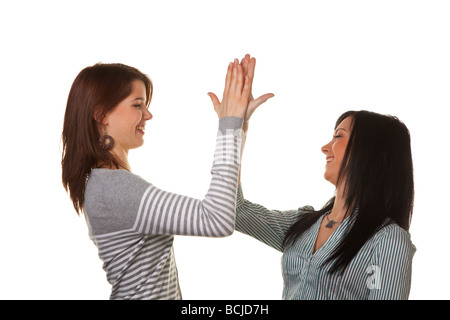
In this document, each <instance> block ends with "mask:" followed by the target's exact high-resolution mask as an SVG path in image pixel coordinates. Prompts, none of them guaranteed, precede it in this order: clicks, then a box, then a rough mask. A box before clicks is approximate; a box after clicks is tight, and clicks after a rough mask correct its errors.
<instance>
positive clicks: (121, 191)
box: [84, 117, 243, 299]
mask: <svg viewBox="0 0 450 320" xmlns="http://www.w3.org/2000/svg"><path fill="white" fill-rule="evenodd" d="M242 123H243V120H242V119H240V118H236V117H225V118H222V119H220V120H219V130H218V135H217V139H216V149H215V154H214V161H213V166H212V170H211V174H212V179H211V184H210V187H209V190H208V192H207V194H206V196H205V198H204V199H203V200H198V199H193V198H190V197H186V196H182V195H178V194H174V193H170V192H166V191H163V190H161V189H159V188H157V187H155V186H154V185H152V184H151V183H149V182H147V181H145V180H144V179H142V178H140V177H139V176H137V175H135V174H133V173H130V172H128V171H125V170H110V169H93V170H92V171H91V173H90V175H89V178H88V181H87V184H86V189H85V202H84V208H85V213H86V220H87V224H88V228H89V234H90V237H91V239H92V240H93V242H94V243H95V245H96V246H97V247H98V252H99V257H100V259H101V260H102V261H103V269H104V270H105V271H106V276H107V280H108V282H109V283H110V284H111V286H112V291H111V296H110V299H181V291H180V287H179V282H178V273H177V267H176V264H175V258H174V252H173V239H174V235H192V236H206V237H223V236H228V235H231V234H232V233H233V231H234V227H235V203H236V189H237V179H238V170H239V152H240V146H241V138H242V137H241V134H242Z"/></svg>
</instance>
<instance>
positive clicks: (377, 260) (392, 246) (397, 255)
mask: <svg viewBox="0 0 450 320" xmlns="http://www.w3.org/2000/svg"><path fill="white" fill-rule="evenodd" d="M383 231H384V232H382V233H380V237H379V239H378V241H377V243H376V245H375V249H374V254H373V257H372V261H371V268H372V270H370V271H372V275H371V277H370V278H369V279H368V282H367V286H368V287H369V289H370V294H369V300H406V299H408V296H409V291H410V286H411V272H412V259H413V256H414V253H415V251H416V248H415V247H414V245H413V244H412V242H411V239H410V235H409V233H408V232H407V231H406V230H403V229H402V228H400V227H399V226H398V225H395V224H391V225H388V226H386V227H385V228H384V229H383ZM368 271H369V270H368Z"/></svg>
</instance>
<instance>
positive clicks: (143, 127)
mask: <svg viewBox="0 0 450 320" xmlns="http://www.w3.org/2000/svg"><path fill="white" fill-rule="evenodd" d="M136 129H137V131H139V132H140V133H142V134H144V133H145V126H137V127H136Z"/></svg>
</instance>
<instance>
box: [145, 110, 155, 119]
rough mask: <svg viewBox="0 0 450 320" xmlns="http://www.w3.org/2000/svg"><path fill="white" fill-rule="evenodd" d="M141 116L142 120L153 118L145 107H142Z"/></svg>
mask: <svg viewBox="0 0 450 320" xmlns="http://www.w3.org/2000/svg"><path fill="white" fill-rule="evenodd" d="M143 116H144V120H151V119H152V118H153V115H152V114H151V112H150V111H149V110H148V109H147V108H144V113H143Z"/></svg>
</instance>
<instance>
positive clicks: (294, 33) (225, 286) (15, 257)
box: [0, 0, 450, 299]
mask: <svg viewBox="0 0 450 320" xmlns="http://www.w3.org/2000/svg"><path fill="white" fill-rule="evenodd" d="M449 16H450V5H449V2H448V1H432V0H427V1H412V0H409V1H395V0H390V1H382V0H377V1H284V0H278V1H264V0H259V1H243V0H240V1H230V0H227V1H197V0H190V1H167V0H165V1H133V0H127V1H111V0H109V1H92V0H89V1H80V0H77V1H43V0H41V1H31V0H30V1H18V0H14V1H2V2H1V4H0V46H1V47H0V49H1V50H0V108H1V109H0V112H1V114H0V130H1V136H0V137H1V151H0V152H1V157H0V161H1V163H0V165H1V169H2V174H1V176H0V183H1V193H0V214H1V215H0V218H1V220H0V246H1V247H0V250H1V251H0V252H1V262H0V298H1V299H108V297H109V291H110V288H109V285H108V283H107V282H106V277H105V274H104V271H103V270H102V267H101V261H100V260H99V258H98V256H97V250H96V248H95V246H94V245H93V244H92V242H91V241H90V240H89V238H88V233H87V228H86V225H85V221H84V218H83V217H78V216H77V215H76V213H75V211H74V209H73V207H72V203H71V202H70V200H69V197H68V196H67V194H66V193H65V191H64V189H63V187H62V183H61V168H60V161H61V140H60V138H61V131H62V123H63V117H64V111H65V104H66V100H67V95H68V92H69V89H70V86H71V84H72V82H73V80H74V78H75V77H76V75H77V74H78V72H79V71H80V70H81V69H83V68H84V67H86V66H89V65H93V64H95V63H97V62H121V63H125V64H129V65H132V66H134V67H137V68H138V69H140V70H141V71H143V72H144V73H147V74H148V75H149V76H150V77H151V78H152V80H153V82H154V90H155V91H154V96H153V101H152V103H151V106H150V110H151V112H152V113H153V116H154V118H153V120H151V121H150V122H149V123H148V124H147V132H146V142H145V145H144V146H143V147H142V148H140V149H138V150H134V151H131V152H130V163H131V166H132V170H133V172H135V173H137V174H139V175H141V176H142V177H144V178H145V179H147V180H148V181H150V182H152V183H153V184H155V185H156V186H158V187H160V188H163V189H165V190H167V191H172V192H176V193H181V194H185V195H188V196H192V197H196V198H203V196H204V195H205V194H206V191H207V189H208V186H209V181H210V169H211V165H212V156H213V151H214V143H215V135H216V130H217V123H218V121H217V116H216V114H215V112H214V110H213V107H212V103H211V101H210V99H209V97H208V96H207V92H208V91H212V92H214V93H216V94H217V95H218V96H219V97H221V93H222V90H223V83H224V77H225V72H226V67H227V64H228V63H229V62H230V61H232V60H233V58H235V57H236V58H242V57H243V56H244V55H245V54H246V53H250V54H251V55H252V56H255V57H256V59H257V66H256V77H255V80H254V87H253V93H254V95H255V96H259V95H261V94H264V93H267V92H273V93H274V94H275V97H274V98H272V99H271V100H269V101H268V102H267V103H266V104H264V105H262V106H261V107H260V108H259V109H258V110H257V111H256V112H255V114H254V116H253V118H252V122H251V125H250V130H249V134H248V139H247V145H246V149H245V152H244V158H243V169H242V170H243V171H242V174H243V177H242V180H243V186H244V193H245V196H246V198H247V199H249V200H251V201H253V202H257V203H261V204H263V205H265V206H266V207H268V208H272V209H280V210H287V209H295V208H298V207H299V206H303V205H306V204H310V205H313V206H315V207H316V208H319V207H321V206H322V205H323V204H324V203H325V202H326V201H327V200H328V199H329V198H330V197H331V196H332V195H333V188H332V186H331V185H330V184H329V183H328V182H326V181H325V180H324V179H323V169H324V165H325V157H324V155H323V154H322V153H321V152H320V147H321V146H322V145H324V144H325V143H327V142H328V141H329V139H331V135H332V131H333V126H334V122H335V120H336V119H337V118H338V116H339V115H340V114H341V113H343V112H344V111H347V110H350V109H355V110H361V109H366V110H371V111H375V112H379V113H388V114H392V115H395V116H398V117H399V118H400V119H401V120H402V121H403V122H405V123H406V125H407V126H408V127H409V129H410V131H411V136H412V149H413V159H414V165H415V183H416V202H415V211H414V216H413V222H412V226H411V229H410V232H411V235H412V241H413V243H414V244H415V245H416V247H417V252H416V255H415V257H414V261H413V278H412V288H411V294H410V298H411V299H449V298H450V293H449V290H448V288H449V284H450V281H449V278H448V272H447V269H448V266H449V262H450V259H449V257H448V255H449V240H448V236H447V235H448V232H449V230H450V229H449V224H448V222H447V220H448V216H449V213H450V209H449V208H448V193H449V187H448V181H449V178H450V175H449V165H448V163H449V160H450V153H449V144H448V132H449V129H448V128H447V123H448V121H447V118H448V110H449V105H450V94H449V88H450V58H449V57H450V37H449V36H450V19H449ZM175 255H176V260H177V264H178V269H179V276H180V284H181V289H182V293H183V298H184V299H280V298H281V293H282V277H281V265H280V257H281V254H280V253H279V252H277V251H275V250H273V249H271V248H269V247H266V246H265V245H263V244H261V243H259V242H257V241H256V240H254V239H252V238H250V237H247V236H244V235H242V234H239V233H238V232H236V233H235V234H233V235H232V236H231V237H228V238H223V239H205V238H193V237H176V239H175Z"/></svg>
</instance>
